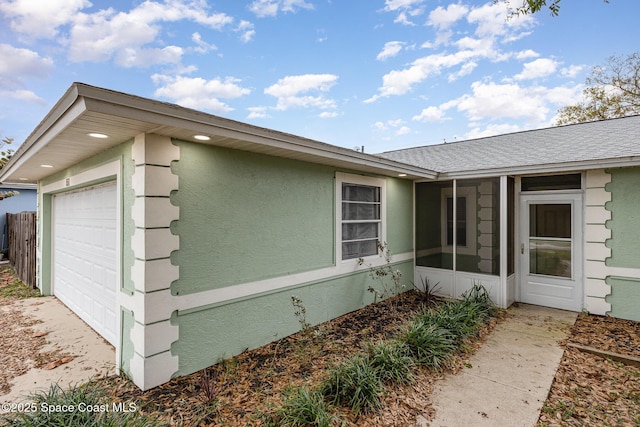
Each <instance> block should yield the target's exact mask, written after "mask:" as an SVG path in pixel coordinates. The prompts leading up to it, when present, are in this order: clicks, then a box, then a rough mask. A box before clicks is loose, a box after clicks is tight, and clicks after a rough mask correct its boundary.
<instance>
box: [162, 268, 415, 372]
mask: <svg viewBox="0 0 640 427" xmlns="http://www.w3.org/2000/svg"><path fill="white" fill-rule="evenodd" d="M394 268H397V269H399V270H400V271H402V273H403V282H402V283H403V284H406V285H407V286H408V287H407V288H405V289H409V286H410V283H409V282H410V280H411V279H412V277H413V261H409V262H404V263H401V264H397V265H394ZM369 286H379V283H375V282H372V280H371V278H370V277H369V274H368V272H366V271H365V272H361V273H358V274H352V275H347V276H344V277H337V278H332V279H329V280H325V281H321V282H314V283H309V284H305V285H302V286H300V287H297V288H295V289H288V290H285V291H281V292H277V293H274V294H270V295H265V296H258V297H255V298H252V299H246V300H243V301H239V302H235V303H230V304H226V305H222V306H217V307H213V308H210V309H206V310H201V311H196V312H192V313H189V314H186V315H179V314H175V313H174V315H173V316H172V319H171V322H172V324H174V325H178V326H179V328H180V329H179V330H180V340H179V341H176V342H174V344H173V345H172V348H171V351H172V353H173V354H177V355H179V364H180V365H179V371H178V372H177V374H176V375H177V376H180V375H187V374H190V373H192V372H196V371H198V370H200V369H203V368H205V367H207V366H210V365H213V364H215V363H217V362H219V361H220V360H221V359H224V358H227V357H231V356H234V355H237V354H239V353H241V352H243V351H244V350H246V349H253V348H257V347H260V346H262V345H264V344H267V343H269V342H271V341H275V340H277V339H280V338H283V337H285V336H287V335H290V334H292V333H295V332H297V331H299V330H300V324H299V323H298V320H297V318H296V317H295V316H294V307H293V305H292V303H291V296H292V295H295V296H296V297H298V298H300V299H301V300H302V301H303V304H304V306H305V308H306V319H307V321H308V322H309V323H311V324H313V325H316V324H319V323H322V322H325V321H327V320H330V319H333V318H335V317H338V316H341V315H342V314H346V313H348V312H351V311H353V310H356V309H358V308H361V307H363V306H365V305H367V304H369V303H371V302H373V295H372V294H371V293H370V292H368V291H367V288H368V287H369Z"/></svg>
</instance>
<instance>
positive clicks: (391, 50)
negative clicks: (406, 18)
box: [376, 41, 404, 61]
mask: <svg viewBox="0 0 640 427" xmlns="http://www.w3.org/2000/svg"><path fill="white" fill-rule="evenodd" d="M403 46H404V43H403V42H399V41H393V42H387V43H385V44H384V47H383V48H382V51H381V52H380V53H379V54H378V56H376V59H377V60H378V61H385V60H387V59H389V58H393V57H394V56H396V55H397V54H398V53H400V51H401V50H402V47H403Z"/></svg>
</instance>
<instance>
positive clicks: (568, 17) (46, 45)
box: [0, 0, 640, 153]
mask: <svg viewBox="0 0 640 427" xmlns="http://www.w3.org/2000/svg"><path fill="white" fill-rule="evenodd" d="M518 1H521V0H512V2H514V3H516V4H514V5H517V2H518ZM560 5H561V9H560V15H559V16H557V17H552V16H551V15H550V13H549V12H548V11H547V10H545V11H542V12H539V13H536V14H534V15H528V16H520V17H511V18H509V19H507V17H508V11H507V5H505V3H504V2H498V3H495V2H494V1H493V0H488V1H486V2H485V1H482V0H458V1H445V0H247V1H241V0H221V1H205V0H146V1H140V0H136V1H121V0H46V1H43V0H0V137H11V138H14V140H15V143H14V147H13V148H16V147H17V146H18V145H19V144H20V143H22V142H23V141H24V140H25V139H26V138H27V137H28V135H29V134H30V133H31V131H32V130H33V129H34V128H35V127H36V126H37V125H38V123H39V122H40V121H41V120H42V119H43V118H44V117H45V115H46V114H47V113H48V112H49V111H50V110H51V108H52V107H53V106H54V105H55V103H56V102H57V101H58V100H59V99H60V98H61V97H62V95H63V94H64V92H65V91H66V90H67V89H68V88H69V86H70V85H71V84H72V83H73V82H82V83H86V84H90V85H95V86H100V87H104V88H107V89H112V90H116V91H121V92H125V93H129V94H133V95H138V96H142V97H147V98H153V99H158V100H161V101H165V102H170V103H175V104H179V105H182V106H185V107H189V108H194V109H197V110H201V111H205V112H207V113H211V114H214V115H218V116H221V117H225V118H230V119H233V120H238V121H241V122H246V123H250V124H253V125H256V126H261V127H266V128H270V129H275V130H278V131H282V132H287V133H292V134H295V135H299V136H302V137H306V138H311V139H315V140H319V141H322V142H327V143H330V144H334V145H338V146H341V147H345V148H353V149H355V148H360V147H363V146H364V150H365V152H368V153H377V152H383V151H389V150H395V149H401V148H407V147H413V146H422V145H429V144H437V143H442V142H452V141H456V140H458V141H459V140H464V139H470V138H477V137H483V136H490V135H496V134H502V133H509V132H517V131H522V130H530V129H536V128H543V127H549V126H553V125H554V123H555V116H556V114H557V110H558V109H559V108H561V107H563V106H565V105H570V104H575V103H576V102H579V101H580V100H581V94H582V90H583V89H584V82H585V79H586V77H587V76H588V75H589V72H590V70H591V69H592V67H593V66H596V65H602V64H604V63H605V61H606V59H607V58H609V57H610V56H612V55H624V56H626V55H629V54H631V53H633V52H635V51H638V50H640V44H639V43H638V42H640V25H638V22H637V19H638V16H640V1H638V0H610V2H609V3H605V2H604V1H602V0H562V2H561V3H560Z"/></svg>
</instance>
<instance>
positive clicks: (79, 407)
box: [0, 382, 160, 427]
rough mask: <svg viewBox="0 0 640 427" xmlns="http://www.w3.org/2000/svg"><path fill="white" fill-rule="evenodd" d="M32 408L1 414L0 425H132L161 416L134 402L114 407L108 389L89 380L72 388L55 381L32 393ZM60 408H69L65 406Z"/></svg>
mask: <svg viewBox="0 0 640 427" xmlns="http://www.w3.org/2000/svg"><path fill="white" fill-rule="evenodd" d="M31 401H32V402H33V403H32V404H33V406H32V408H33V409H34V411H32V412H19V413H14V414H9V415H0V425H3V426H5V425H6V426H14V427H31V426H96V427H97V426H132V427H152V426H156V425H160V424H159V423H158V422H157V420H155V419H153V418H149V417H147V416H143V415H141V414H140V413H138V412H137V409H138V407H137V406H136V404H135V403H133V402H128V403H125V404H124V406H123V407H122V408H126V409H127V411H124V410H114V407H113V405H112V402H110V401H109V400H108V398H107V395H106V392H105V391H103V390H102V389H100V388H99V387H98V386H97V384H95V383H93V382H89V383H86V384H82V385H78V386H73V387H71V388H70V389H68V390H64V389H62V388H61V387H60V386H59V385H58V384H52V385H51V387H50V388H49V390H47V391H41V392H38V393H35V394H33V395H32V396H31ZM59 408H65V409H66V410H61V409H59Z"/></svg>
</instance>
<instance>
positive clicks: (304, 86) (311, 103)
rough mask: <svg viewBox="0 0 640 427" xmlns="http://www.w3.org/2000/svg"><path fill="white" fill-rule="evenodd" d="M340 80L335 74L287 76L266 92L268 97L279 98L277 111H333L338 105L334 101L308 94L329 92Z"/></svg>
mask: <svg viewBox="0 0 640 427" xmlns="http://www.w3.org/2000/svg"><path fill="white" fill-rule="evenodd" d="M337 80H338V76H336V75H333V74H303V75H299V76H287V77H284V78H282V79H280V80H278V82H277V83H275V84H273V85H271V86H269V87H268V88H266V89H265V90H264V93H265V94H267V95H271V96H274V97H276V98H278V104H277V106H276V109H278V110H287V109H289V108H296V107H301V108H309V107H315V108H320V109H332V108H335V107H336V103H335V101H334V100H332V99H328V98H325V97H324V95H323V94H320V95H316V96H312V95H306V94H307V93H308V92H328V91H329V90H330V89H331V87H332V86H333V85H334V84H335V83H336V81H337Z"/></svg>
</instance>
